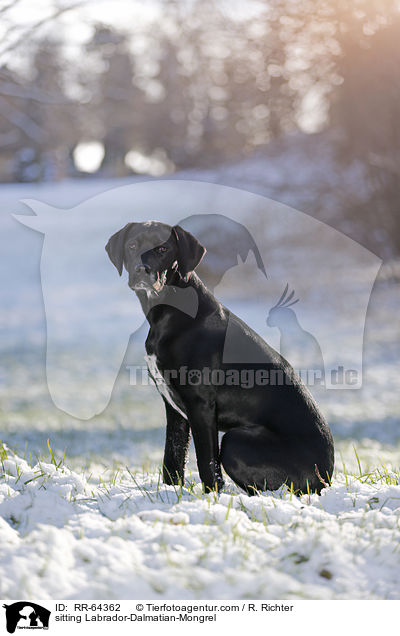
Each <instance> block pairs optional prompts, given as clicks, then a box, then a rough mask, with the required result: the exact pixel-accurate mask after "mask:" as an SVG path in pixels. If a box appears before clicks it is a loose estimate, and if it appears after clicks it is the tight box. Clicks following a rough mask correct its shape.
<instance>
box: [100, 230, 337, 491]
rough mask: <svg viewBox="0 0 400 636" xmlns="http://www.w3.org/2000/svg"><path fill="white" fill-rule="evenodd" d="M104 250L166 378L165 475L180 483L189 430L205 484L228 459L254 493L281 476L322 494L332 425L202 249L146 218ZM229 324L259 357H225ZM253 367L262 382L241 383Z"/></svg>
mask: <svg viewBox="0 0 400 636" xmlns="http://www.w3.org/2000/svg"><path fill="white" fill-rule="evenodd" d="M106 250H107V253H108V255H109V257H110V259H111V261H112V263H113V264H114V265H115V267H116V268H117V270H118V272H119V274H120V275H121V274H122V269H123V266H125V268H126V270H127V272H128V274H129V287H130V288H131V289H132V290H134V291H135V292H136V294H137V296H138V298H139V300H140V303H141V305H142V309H143V311H144V313H145V315H146V316H147V319H148V322H149V324H150V331H149V334H148V337H147V340H146V351H147V354H148V355H147V361H148V366H149V371H150V374H151V375H152V376H153V378H154V379H156V376H158V374H161V377H164V378H165V379H167V377H168V383H164V384H160V383H159V381H158V379H157V381H156V383H157V387H158V389H159V390H160V393H161V394H162V397H163V400H164V403H165V409H166V415H167V433H166V443H165V454H164V464H163V478H164V481H165V482H166V483H170V484H171V483H175V484H176V483H179V482H183V479H184V468H185V462H186V458H187V452H188V445H189V436H190V431H191V432H192V435H193V440H194V445H195V449H196V456H197V465H198V469H199V473H200V478H201V480H202V482H203V484H204V487H205V489H206V490H212V489H221V488H222V487H223V483H224V482H223V477H222V473H221V464H222V466H223V467H224V469H225V471H226V472H227V473H228V475H229V476H230V477H231V478H232V479H233V481H234V482H236V484H238V486H240V487H241V488H243V489H244V490H245V491H246V492H248V493H249V494H254V493H255V492H256V491H258V490H275V489H277V488H279V487H280V486H281V485H282V484H284V483H286V484H287V486H288V487H290V488H292V489H293V490H294V491H295V492H297V493H299V492H310V491H311V492H315V491H316V492H320V490H321V489H322V488H323V487H324V486H326V485H327V482H329V481H330V479H331V476H332V472H333V465H334V459H333V440H332V435H331V433H330V430H329V427H328V425H327V423H326V421H325V419H324V417H323V416H322V414H321V413H320V411H319V409H318V407H317V405H316V403H315V401H314V399H313V398H312V396H311V394H310V393H309V391H308V389H307V388H306V387H305V385H304V384H303V383H302V382H301V380H300V378H299V377H298V376H297V375H296V374H295V372H294V371H293V369H292V367H291V366H290V365H289V363H288V362H287V361H286V360H285V359H284V358H282V356H280V355H279V354H278V353H277V352H276V351H275V350H274V349H272V348H271V347H270V346H268V345H267V344H266V343H265V342H264V340H263V339H262V338H261V337H260V336H259V335H258V334H256V333H255V332H254V331H253V330H252V329H251V328H250V327H248V326H247V325H246V324H245V323H244V322H242V321H241V320H240V319H239V318H238V317H237V316H235V315H234V314H232V312H230V311H229V310H228V309H227V308H226V307H224V306H223V305H221V303H219V302H218V301H217V300H216V299H215V297H214V296H213V295H212V294H211V293H210V291H209V290H208V289H207V288H206V287H205V286H204V285H203V283H202V281H201V280H200V279H199V277H198V276H197V275H196V274H195V273H194V269H195V268H196V266H197V265H198V264H199V263H200V261H201V259H202V257H203V255H204V253H205V248H204V247H203V246H202V245H200V243H199V242H198V241H197V240H196V239H195V238H194V236H192V235H191V234H190V233H189V232H187V231H185V230H183V229H182V228H181V227H179V226H178V225H176V226H174V227H171V226H169V225H166V224H164V223H159V222H157V221H147V222H144V223H128V224H127V225H126V226H125V227H124V228H122V229H121V230H119V231H118V232H116V234H113V236H111V238H110V240H109V241H108V243H107V245H106ZM177 298H182V306H179V302H176V299H177ZM188 299H189V300H188ZM228 330H229V342H230V347H232V343H233V345H234V348H236V350H237V351H236V353H237V354H238V358H239V359H240V360H254V361H255V362H250V363H244V362H234V364H228V363H226V362H224V361H223V356H224V347H226V338H227V332H228ZM225 351H226V349H225ZM250 371H252V372H253V373H256V374H257V373H258V376H257V377H258V380H259V381H258V382H256V383H255V384H254V386H252V387H251V388H247V387H246V388H244V387H243V385H242V384H241V383H240V382H237V381H235V379H236V380H237V378H238V377H239V378H242V377H243V372H245V373H246V374H247V375H246V377H248V374H249V372H250ZM221 373H225V374H226V375H225V376H224V377H225V379H226V381H222V382H221ZM276 378H278V380H279V381H278V382H276ZM273 379H275V380H274V381H272V380H273ZM218 431H224V432H225V435H224V436H223V438H222V443H221V448H219V442H218Z"/></svg>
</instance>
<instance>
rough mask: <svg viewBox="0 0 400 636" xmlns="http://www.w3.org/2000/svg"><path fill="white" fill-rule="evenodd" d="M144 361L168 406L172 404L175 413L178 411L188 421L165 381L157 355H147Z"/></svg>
mask: <svg viewBox="0 0 400 636" xmlns="http://www.w3.org/2000/svg"><path fill="white" fill-rule="evenodd" d="M144 359H145V360H146V363H147V368H148V370H149V375H150V377H151V378H152V380H153V381H154V384H155V385H156V387H157V390H158V392H159V393H160V395H162V396H163V397H164V398H165V399H166V400H167V402H168V404H170V405H171V406H172V408H173V409H175V411H177V413H179V414H180V415H182V417H184V418H185V420H187V416H186V414H185V413H184V412H183V411H182V409H181V408H179V406H178V405H177V404H176V401H175V400H174V397H173V395H172V391H171V388H170V387H169V386H168V384H167V383H166V381H165V380H164V377H163V375H162V373H161V371H160V369H159V368H158V366H157V357H156V356H155V354H154V353H153V354H151V355H146V356H144Z"/></svg>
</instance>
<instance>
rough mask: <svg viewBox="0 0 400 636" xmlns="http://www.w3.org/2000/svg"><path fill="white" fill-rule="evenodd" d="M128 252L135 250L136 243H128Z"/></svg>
mask: <svg viewBox="0 0 400 636" xmlns="http://www.w3.org/2000/svg"><path fill="white" fill-rule="evenodd" d="M128 247H129V249H130V250H135V249H136V243H129V245H128Z"/></svg>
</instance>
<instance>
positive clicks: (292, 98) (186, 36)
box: [0, 0, 400, 251]
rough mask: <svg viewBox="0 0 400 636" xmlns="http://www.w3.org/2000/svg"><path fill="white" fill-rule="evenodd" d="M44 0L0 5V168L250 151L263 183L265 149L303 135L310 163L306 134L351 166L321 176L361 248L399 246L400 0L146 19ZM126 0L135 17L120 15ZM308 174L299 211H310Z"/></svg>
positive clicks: (209, 3)
mask: <svg viewBox="0 0 400 636" xmlns="http://www.w3.org/2000/svg"><path fill="white" fill-rule="evenodd" d="M47 4H48V11H47V13H44V14H43V16H42V15H40V16H36V14H35V15H34V16H33V17H32V19H30V20H25V17H24V10H25V8H26V7H27V4H26V0H14V2H9V3H8V4H4V5H3V7H0V18H1V23H2V27H1V28H2V29H3V35H4V37H3V40H2V44H1V45H0V64H2V66H1V67H0V150H1V159H0V180H2V181H41V180H46V179H47V180H56V179H62V178H65V177H77V176H79V177H84V176H87V175H92V176H102V177H121V176H128V175H132V174H149V175H153V176H162V175H164V174H170V173H172V172H174V171H176V170H182V169H193V168H196V169H197V168H207V169H215V168H216V167H218V166H220V165H223V164H227V163H232V162H237V161H241V160H243V159H245V158H246V157H252V156H256V157H258V159H259V162H260V165H261V164H262V162H263V161H264V164H263V166H264V167H263V170H265V173H263V172H262V171H261V172H260V174H261V177H260V180H261V181H262V180H263V178H264V177H263V175H264V174H265V180H266V181H267V180H268V179H267V178H268V174H267V173H268V166H272V164H273V162H274V161H276V152H277V148H278V154H279V152H280V153H281V155H282V153H283V152H285V153H286V154H290V152H291V149H293V147H294V145H295V144H297V147H298V146H299V144H300V146H301V147H302V149H303V150H302V151H301V152H302V153H303V155H304V157H305V156H306V154H307V152H308V155H307V161H308V162H310V161H311V160H312V159H310V150H309V149H310V148H313V147H314V146H312V144H311V146H310V143H311V140H312V139H314V140H315V145H316V146H318V147H319V148H321V147H325V146H326V145H328V146H329V148H330V149H331V150H332V152H333V154H334V157H335V163H334V164H331V166H330V170H331V172H335V171H336V172H337V173H338V174H343V175H345V174H349V171H351V170H353V171H354V174H356V173H357V174H358V175H359V177H358V178H356V177H354V184H353V186H354V187H353V189H351V188H350V191H348V190H346V192H343V193H342V194H341V193H340V192H338V190H340V187H339V188H338V186H337V180H336V181H335V180H334V179H333V180H332V179H331V178H328V176H327V178H326V183H324V184H323V187H324V188H325V190H326V192H327V193H328V194H329V192H328V191H329V190H332V192H330V195H331V196H336V199H337V201H338V205H340V206H341V207H342V209H343V215H344V216H345V217H346V218H350V217H351V218H356V219H359V220H361V221H362V222H361V225H360V227H362V228H363V229H362V233H363V239H364V240H365V242H366V244H367V245H368V246H369V247H376V246H377V245H378V246H379V245H380V246H383V245H384V244H386V243H388V242H389V243H390V245H391V248H392V249H394V250H395V251H399V250H400V227H399V214H398V213H397V202H398V200H399V194H400V193H399V179H398V172H399V165H400V164H399V155H400V124H399V117H398V111H399V103H400V78H399V74H398V68H399V62H400V50H399V47H398V41H399V36H400V16H399V6H398V2H396V1H395V0H379V1H378V0H354V2H351V3H349V2H348V1H347V0H321V1H320V2H318V3H316V2H315V1H314V0H303V1H302V2H301V3H300V2H297V1H295V0H269V1H267V0H264V1H258V2H256V1H250V0H249V1H248V2H246V3H244V2H233V3H228V2H226V1H225V0H174V1H169V2H163V1H162V0H154V2H153V3H151V7H150V8H151V9H152V11H150V9H149V5H146V8H147V10H148V12H149V15H148V16H147V18H146V19H144V18H143V15H144V13H145V11H144V8H143V5H141V3H135V2H126V3H125V4H124V3H123V2H122V3H121V2H119V3H115V4H114V3H108V6H109V11H108V14H107V16H105V17H104V16H103V18H104V19H103V20H101V21H100V20H99V18H98V15H99V11H98V10H96V3H93V2H91V1H90V0H86V1H85V0H82V1H81V2H75V3H74V2H72V0H71V2H70V3H69V4H66V3H61V2H59V0H47ZM104 4H105V5H107V3H104ZM134 5H136V8H137V13H136V14H135V15H136V16H137V17H136V18H135V19H129V20H128V19H127V20H126V21H124V20H121V19H119V20H117V19H116V18H117V17H118V15H119V14H118V11H121V12H122V13H123V11H124V10H126V11H128V9H129V10H131V9H132V7H133V6H134ZM113 7H114V9H113ZM127 15H128V14H127ZM119 17H120V18H121V15H119ZM82 25H84V34H83V36H82V37H81V38H80V39H79V40H76V41H75V40H74V37H75V36H74V29H76V27H80V28H82ZM288 140H289V141H288ZM324 145H325V146H324ZM283 149H284V150H283ZM307 149H308V150H307ZM311 154H312V152H311ZM303 155H301V156H303ZM274 157H275V159H274ZM305 160H306V159H304V161H305ZM317 160H319V159H317V158H315V161H317ZM300 163H302V161H300ZM277 165H278V164H277ZM332 165H333V167H332ZM278 168H279V166H278ZM301 168H302V166H301V165H300V166H299V169H301ZM294 180H295V179H294ZM290 181H291V177H290V175H288V183H287V189H288V190H290V188H291V187H292V184H291V182H290ZM311 181H312V179H311ZM333 183H335V185H333ZM312 185H313V184H312V183H310V184H309V185H307V187H312ZM314 185H315V189H314V195H313V198H312V197H310V200H309V201H308V202H307V204H305V209H306V211H308V212H311V213H313V214H316V215H317V214H319V212H318V210H319V208H321V207H323V206H321V201H320V199H319V195H320V193H321V190H322V189H323V188H322V189H321V188H319V187H318V184H314ZM334 188H335V192H333V189H334ZM265 191H266V193H268V189H267V188H266V190H265ZM272 194H274V193H272ZM341 196H342V198H341ZM295 203H297V204H298V205H299V206H300V205H301V203H300V200H299V201H295ZM303 209H304V206H303ZM320 216H321V218H323V214H322V213H321V214H320ZM360 231H361V230H360ZM350 233H351V232H350ZM360 237H361V235H360V233H358V234H357V238H360ZM379 249H380V248H379ZM382 249H383V248H382Z"/></svg>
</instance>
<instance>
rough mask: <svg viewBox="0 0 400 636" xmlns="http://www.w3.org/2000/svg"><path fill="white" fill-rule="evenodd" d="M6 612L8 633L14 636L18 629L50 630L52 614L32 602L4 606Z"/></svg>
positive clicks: (19, 602)
mask: <svg viewBox="0 0 400 636" xmlns="http://www.w3.org/2000/svg"><path fill="white" fill-rule="evenodd" d="M3 607H4V608H5V610H6V621H7V631H8V633H9V634H13V633H14V632H15V630H16V629H17V628H18V629H48V628H49V618H50V614H51V612H50V611H49V610H48V609H46V608H45V607H42V606H41V605H37V604H36V603H31V601H18V602H17V603H12V604H11V605H3Z"/></svg>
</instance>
